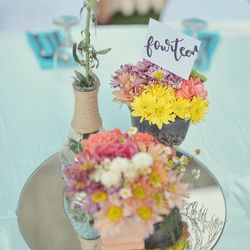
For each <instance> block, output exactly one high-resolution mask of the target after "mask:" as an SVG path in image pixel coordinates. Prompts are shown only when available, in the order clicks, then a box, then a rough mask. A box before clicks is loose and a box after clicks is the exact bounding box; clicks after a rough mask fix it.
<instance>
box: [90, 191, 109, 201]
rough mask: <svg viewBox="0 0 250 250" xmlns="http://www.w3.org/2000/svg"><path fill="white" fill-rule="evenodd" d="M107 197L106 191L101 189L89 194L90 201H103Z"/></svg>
mask: <svg viewBox="0 0 250 250" xmlns="http://www.w3.org/2000/svg"><path fill="white" fill-rule="evenodd" d="M107 198H108V195H107V193H105V192H101V191H97V192H95V193H94V194H93V195H92V196H91V199H92V201H93V202H95V203H98V202H104V201H106V200H107Z"/></svg>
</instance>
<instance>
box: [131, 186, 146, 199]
mask: <svg viewBox="0 0 250 250" xmlns="http://www.w3.org/2000/svg"><path fill="white" fill-rule="evenodd" d="M133 195H134V197H135V198H137V199H140V200H141V199H144V198H145V190H144V189H143V188H142V187H136V188H135V189H134V190H133Z"/></svg>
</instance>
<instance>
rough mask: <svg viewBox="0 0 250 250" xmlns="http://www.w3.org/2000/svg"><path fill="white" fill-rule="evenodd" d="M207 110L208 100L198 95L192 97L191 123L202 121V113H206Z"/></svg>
mask: <svg viewBox="0 0 250 250" xmlns="http://www.w3.org/2000/svg"><path fill="white" fill-rule="evenodd" d="M207 110H208V100H204V99H201V98H200V97H195V98H193V99H192V101H191V109H190V114H191V121H192V123H197V122H200V121H204V120H205V118H204V115H205V114H207Z"/></svg>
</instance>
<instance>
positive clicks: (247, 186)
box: [0, 26, 250, 250]
mask: <svg viewBox="0 0 250 250" xmlns="http://www.w3.org/2000/svg"><path fill="white" fill-rule="evenodd" d="M238 27H239V26H238ZM248 27H250V26H248ZM218 31H219V32H220V30H218ZM145 34H146V27H145V26H123V27H116V26H111V27H102V28H100V29H99V30H98V36H97V38H96V46H97V48H100V49H102V48H106V47H112V48H113V50H112V52H111V53H109V54H108V55H107V56H105V57H103V58H102V59H101V62H100V68H99V70H98V71H97V74H98V76H99V77H100V80H101V89H100V98H99V99H100V111H101V115H102V118H103V122H104V127H105V129H112V128H114V127H119V128H121V129H122V130H126V129H127V128H128V127H129V126H130V121H129V119H130V118H129V112H128V109H127V108H126V107H125V106H124V107H122V108H120V107H119V105H117V104H114V103H112V89H111V88H110V86H109V82H110V78H111V77H110V76H111V74H113V72H114V71H115V70H116V69H117V68H118V67H119V66H120V64H123V63H127V62H131V63H135V62H136V61H138V60H139V59H140V55H141V48H142V46H143V43H144V38H145ZM221 35H222V39H221V42H220V45H219V47H218V49H217V52H216V54H215V56H214V61H213V65H212V68H211V70H210V71H209V72H207V76H208V79H209V80H208V82H207V83H206V86H207V89H208V91H209V100H210V110H209V114H208V115H207V121H206V122H205V123H201V124H199V125H197V126H191V127H190V129H189V132H188V135H187V138H186V140H185V142H184V143H183V144H182V145H181V148H182V149H183V150H185V151H187V152H189V153H192V152H194V150H195V149H196V148H200V149H201V152H202V153H201V156H200V157H199V158H200V160H201V161H202V162H203V163H204V164H205V165H207V166H208V168H209V169H210V170H211V171H212V172H213V173H214V174H215V176H216V177H217V179H218V180H219V182H220V183H221V185H222V188H223V190H224V192H225V196H226V201H227V209H228V215H227V224H226V227H225V231H224V233H223V235H222V237H221V239H220V241H219V243H218V244H217V246H216V247H215V249H218V250H238V249H249V245H250V238H249V232H250V205H249V204H250V166H249V162H250V152H249V151H250V133H249V130H250V126H249V124H250V111H249V106H250V105H249V104H250V101H249V99H250V97H249V95H250V94H249V93H250V83H249V68H250V56H249V50H250V34H249V33H248V32H247V30H246V28H245V29H242V30H239V29H237V30H234V29H230V28H228V30H227V31H226V32H224V31H223V32H221ZM75 38H76V39H77V36H76V37H75ZM0 54H1V60H0V72H1V74H0V172H1V179H0V181H1V182H0V183H1V184H0V249H1V250H19V249H20V250H26V249H28V247H27V245H26V244H25V242H24V240H23V239H22V236H21V234H20V232H19V228H18V225H17V220H16V214H15V212H16V208H17V202H18V197H19V195H20V192H21V190H22V187H23V185H24V184H25V182H26V180H27V178H28V177H29V176H30V175H31V174H32V172H33V171H34V170H35V169H36V168H37V167H38V166H39V164H40V163H42V162H43V161H44V160H46V159H47V158H48V157H50V156H51V155H53V154H54V153H56V152H58V151H59V150H60V148H61V146H62V144H63V142H64V140H65V138H66V136H67V132H68V130H69V126H70V120H71V117H72V113H73V104H74V100H73V94H72V88H71V81H72V80H71V79H70V75H72V74H73V73H72V70H65V71H60V72H56V71H53V70H52V71H49V70H48V71H43V70H41V69H40V68H39V66H38V63H37V61H36V59H35V56H34V55H33V52H32V51H31V49H30V48H29V45H28V43H27V40H26V37H25V34H24V33H23V32H0ZM52 188H53V187H52ZM48 250H49V249H48Z"/></svg>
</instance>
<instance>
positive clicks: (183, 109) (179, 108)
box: [173, 98, 191, 120]
mask: <svg viewBox="0 0 250 250" xmlns="http://www.w3.org/2000/svg"><path fill="white" fill-rule="evenodd" d="M190 108H191V104H190V101H189V100H187V99H183V98H178V99H176V101H175V102H174V104H173V110H174V113H175V114H176V115H177V116H178V117H180V118H181V119H185V120H189V119H190V116H191V114H190Z"/></svg>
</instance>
